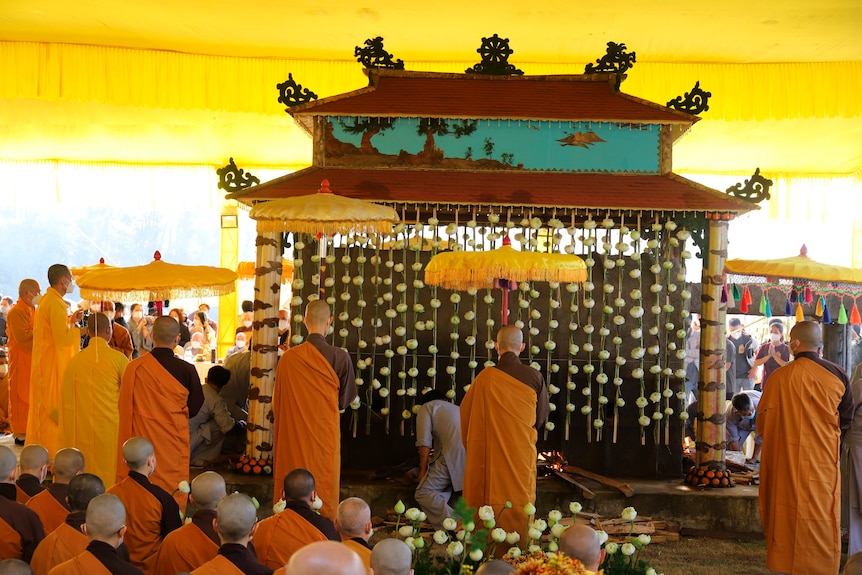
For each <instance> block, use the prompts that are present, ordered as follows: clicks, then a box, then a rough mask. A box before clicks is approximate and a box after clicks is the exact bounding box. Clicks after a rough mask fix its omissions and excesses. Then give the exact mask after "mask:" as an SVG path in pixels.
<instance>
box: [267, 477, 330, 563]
mask: <svg viewBox="0 0 862 575" xmlns="http://www.w3.org/2000/svg"><path fill="white" fill-rule="evenodd" d="M283 493H284V500H285V501H284V505H285V507H284V510H283V511H279V512H277V513H276V514H275V515H273V516H272V517H269V518H267V519H264V520H263V521H261V522H260V524H259V527H258V530H257V535H255V538H254V549H255V551H256V552H257V558H258V559H259V560H260V562H261V563H263V564H264V565H269V566H270V567H272V568H273V569H278V568H279V567H283V566H284V565H285V564H286V563H287V562H288V560H289V559H290V556H291V555H293V554H294V553H295V552H296V551H297V550H298V549H300V548H301V547H303V546H304V545H308V544H309V543H313V542H315V541H326V540H327V539H330V540H332V541H341V536H340V535H338V531H337V530H336V529H335V525H334V524H333V523H332V521H330V520H329V519H327V518H326V517H323V516H322V515H318V514H317V513H315V512H314V511H312V510H311V503H312V502H313V501H314V499H315V496H316V492H315V488H314V477H313V476H312V475H311V473H309V472H308V470H306V469H294V470H293V471H291V472H290V473H288V474H287V476H286V477H285V478H284V492H283Z"/></svg>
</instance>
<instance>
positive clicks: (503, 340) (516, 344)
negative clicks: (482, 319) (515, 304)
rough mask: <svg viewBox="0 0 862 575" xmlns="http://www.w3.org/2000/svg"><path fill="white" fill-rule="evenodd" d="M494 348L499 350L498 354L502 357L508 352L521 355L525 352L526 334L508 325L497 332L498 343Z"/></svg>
mask: <svg viewBox="0 0 862 575" xmlns="http://www.w3.org/2000/svg"><path fill="white" fill-rule="evenodd" d="M494 347H496V348H497V353H499V354H500V355H503V354H504V353H506V352H508V351H511V352H512V353H514V354H515V355H520V354H521V352H522V351H524V334H523V333H521V330H520V329H518V328H517V327H515V326H513V325H507V326H506V327H504V328H502V329H500V331H498V332H497V342H496V343H495V344H494Z"/></svg>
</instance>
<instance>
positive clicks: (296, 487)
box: [284, 468, 316, 505]
mask: <svg viewBox="0 0 862 575" xmlns="http://www.w3.org/2000/svg"><path fill="white" fill-rule="evenodd" d="M314 489H315V487H314V476H313V475H312V474H311V472H310V471H309V470H307V469H302V468H297V469H294V470H293V471H291V472H290V473H288V474H287V475H285V476H284V500H285V501H304V502H306V503H308V504H309V505H311V502H312V501H314V496H315V495H316V494H315V492H314Z"/></svg>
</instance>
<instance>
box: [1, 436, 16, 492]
mask: <svg viewBox="0 0 862 575" xmlns="http://www.w3.org/2000/svg"><path fill="white" fill-rule="evenodd" d="M16 479H18V458H17V457H15V452H14V451H12V450H11V449H9V448H8V447H6V446H5V445H0V483H15V480H16Z"/></svg>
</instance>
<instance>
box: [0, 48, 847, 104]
mask: <svg viewBox="0 0 862 575" xmlns="http://www.w3.org/2000/svg"><path fill="white" fill-rule="evenodd" d="M349 56H350V55H349V54H345V57H346V58H347V57H349ZM473 63H474V62H466V61H464V62H409V63H408V68H409V69H411V70H417V71H418V70H425V71H440V72H460V71H463V70H464V69H465V68H466V67H468V66H470V65H472V64H473ZM518 65H519V67H520V68H521V69H523V70H524V71H525V72H526V73H527V74H531V75H540V74H579V73H582V72H583V69H584V65H585V63H584V62H579V63H566V64H542V63H521V62H519V63H518ZM288 73H292V74H293V77H294V79H295V80H296V81H297V82H299V83H301V84H302V85H303V86H304V87H306V88H309V89H311V90H313V91H314V92H316V93H317V94H318V96H320V97H326V96H331V95H334V94H339V93H342V92H346V91H350V90H355V89H359V88H361V87H363V86H365V85H366V79H365V77H364V76H363V74H362V69H361V66H360V65H359V64H357V63H356V62H354V61H352V60H344V61H319V60H303V59H294V60H286V59H274V58H237V57H223V56H204V55H195V54H181V53H175V52H161V51H155V50H135V49H128V48H109V47H100V46H82V45H71V44H50V43H32V42H0V98H5V99H14V98H26V99H40V100H48V101H58V100H60V101H76V102H99V103H108V104H114V105H128V106H143V107H159V108H172V109H202V110H226V111H232V112H252V113H259V114H283V113H284V112H283V106H281V105H280V104H279V103H278V102H277V97H278V91H277V89H276V84H277V83H279V82H282V81H284V80H286V79H287V76H288ZM698 80H699V81H700V84H701V87H702V88H703V89H705V90H708V91H710V92H712V94H713V98H712V100H711V101H710V109H709V111H708V112H706V113H705V115H706V116H708V117H709V118H710V119H712V120H730V121H737V120H742V121H749V120H767V119H775V118H833V117H837V118H850V117H858V116H860V115H862V100H860V99H859V98H857V97H856V95H857V94H859V92H860V90H862V62H826V63H776V64H710V63H700V64H676V63H638V64H637V65H636V66H635V68H633V69H632V70H631V71H630V73H629V77H628V79H627V80H626V81H625V82H624V83H623V85H622V91H623V92H625V93H627V94H631V95H634V96H638V97H641V98H645V99H647V100H651V101H655V102H658V103H664V102H667V101H668V100H671V99H673V98H675V97H676V96H680V95H682V94H683V93H684V92H687V91H689V90H691V88H692V87H693V86H694V83H695V81H698Z"/></svg>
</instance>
